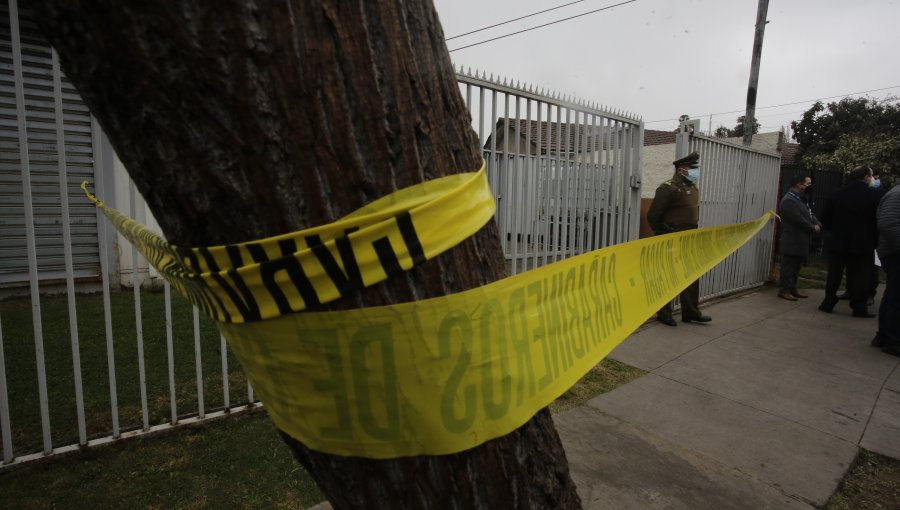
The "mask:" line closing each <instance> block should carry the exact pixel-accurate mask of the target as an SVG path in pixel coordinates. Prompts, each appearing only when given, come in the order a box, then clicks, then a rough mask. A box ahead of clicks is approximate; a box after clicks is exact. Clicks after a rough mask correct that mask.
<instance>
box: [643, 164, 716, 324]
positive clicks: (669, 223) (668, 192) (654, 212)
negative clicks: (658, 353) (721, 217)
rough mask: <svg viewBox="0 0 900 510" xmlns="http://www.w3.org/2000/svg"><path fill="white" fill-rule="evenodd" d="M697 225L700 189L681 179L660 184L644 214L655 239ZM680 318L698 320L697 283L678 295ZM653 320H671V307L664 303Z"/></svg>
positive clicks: (698, 292) (697, 281)
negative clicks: (679, 299) (656, 318)
mask: <svg viewBox="0 0 900 510" xmlns="http://www.w3.org/2000/svg"><path fill="white" fill-rule="evenodd" d="M699 221H700V189H699V188H697V186H696V185H694V183H692V182H691V181H689V180H687V179H685V178H684V177H681V176H675V177H674V178H672V179H669V180H668V181H666V182H664V183H662V184H660V185H659V187H658V188H656V195H655V196H654V197H653V203H652V204H650V210H649V211H647V222H648V223H650V227H651V228H652V229H653V232H655V233H656V235H662V234H668V233H670V232H680V231H682V230H690V229H694V228H697V223H699ZM680 298H681V317H682V318H694V317H700V316H701V315H702V314H701V313H700V307H699V306H698V302H699V301H700V280H695V281H694V282H693V283H691V284H690V285H689V286H688V288H686V289H684V290H683V291H681V294H680ZM657 317H659V318H663V317H667V318H670V319H671V318H672V303H671V302H670V303H666V304H665V306H663V307H662V308H661V309H660V310H659V312H657Z"/></svg>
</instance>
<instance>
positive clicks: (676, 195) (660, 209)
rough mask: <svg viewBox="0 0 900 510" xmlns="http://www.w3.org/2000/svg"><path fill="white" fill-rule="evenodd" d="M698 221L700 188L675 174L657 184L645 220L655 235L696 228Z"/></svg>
mask: <svg viewBox="0 0 900 510" xmlns="http://www.w3.org/2000/svg"><path fill="white" fill-rule="evenodd" d="M699 221H700V190H699V189H698V188H697V186H695V185H694V183H692V182H691V181H689V180H687V179H685V178H683V177H680V176H677V177H675V178H673V179H669V180H668V181H666V182H664V183H662V184H660V185H659V187H658V188H656V195H655V196H654V197H653V203H652V204H651V205H650V210H649V211H647V222H648V223H650V228H652V229H653V232H655V233H656V234H657V235H660V234H668V233H669V232H678V231H680V230H687V229H690V228H697V223H698V222H699Z"/></svg>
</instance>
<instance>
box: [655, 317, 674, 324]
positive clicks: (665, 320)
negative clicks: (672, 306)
mask: <svg viewBox="0 0 900 510" xmlns="http://www.w3.org/2000/svg"><path fill="white" fill-rule="evenodd" d="M656 321H657V322H659V323H662V324H665V325H666V326H677V325H678V323H677V322H675V319H673V318H671V317H659V318H657V319H656Z"/></svg>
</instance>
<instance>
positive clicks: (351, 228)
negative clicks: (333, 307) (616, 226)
mask: <svg viewBox="0 0 900 510" xmlns="http://www.w3.org/2000/svg"><path fill="white" fill-rule="evenodd" d="M81 188H82V190H84V192H85V193H86V194H87V196H88V198H90V199H91V200H92V201H93V202H94V203H95V204H96V205H97V206H98V207H100V209H101V210H102V211H103V213H104V214H106V216H107V217H108V218H109V219H110V221H111V222H112V223H113V225H115V227H116V229H117V230H118V231H119V232H120V233H121V234H122V235H123V236H124V237H125V238H126V239H128V241H129V242H131V244H133V245H134V246H135V247H137V249H138V250H139V251H140V252H141V253H142V254H143V255H144V256H145V257H146V258H147V260H148V261H149V262H150V264H152V265H153V267H155V268H156V269H157V270H158V271H159V272H160V274H161V275H162V276H163V278H165V279H166V280H168V281H169V282H170V283H171V284H172V285H173V286H174V287H175V288H176V289H177V290H178V291H179V292H180V293H181V294H182V295H184V296H185V297H187V298H188V300H190V301H191V303H193V304H194V305H195V306H197V307H198V308H199V309H200V310H202V311H203V312H205V313H206V314H207V315H209V316H210V317H212V318H213V319H216V320H217V321H220V322H230V323H234V324H241V323H243V322H250V321H256V320H263V319H270V318H272V317H277V316H279V315H283V314H286V313H292V312H298V311H301V310H305V309H306V308H308V307H309V306H314V305H317V304H320V303H328V302H330V301H334V300H335V299H338V298H340V297H342V296H347V295H350V294H353V293H354V292H356V291H358V290H359V289H362V288H364V287H368V286H370V285H373V284H375V283H378V282H381V281H383V280H385V279H386V278H388V277H389V276H391V275H393V274H396V273H399V272H402V271H408V270H409V269H411V268H412V267H413V266H415V265H418V264H421V263H422V262H424V261H425V260H429V259H431V258H434V257H435V256H437V255H438V254H440V253H442V252H443V251H445V250H447V249H449V248H451V247H453V246H456V245H457V244H459V243H460V242H461V241H462V240H463V239H466V238H467V237H469V236H471V235H472V234H474V233H475V232H476V231H478V229H480V228H481V227H482V226H484V224H485V223H487V222H488V221H489V220H490V219H491V217H493V215H494V199H493V195H492V194H491V190H490V188H489V187H488V184H487V178H486V177H485V172H484V166H483V165H482V167H481V170H479V171H478V172H470V173H462V174H455V175H450V176H446V177H441V178H439V179H435V180H432V181H427V182H423V183H420V184H417V185H415V186H410V187H408V188H404V189H402V190H399V191H397V192H394V193H392V194H390V195H388V196H386V197H383V198H380V199H378V200H376V201H374V202H372V203H370V204H368V205H366V206H365V207H362V208H360V209H357V210H356V211H354V212H352V213H350V214H349V215H347V216H345V217H343V218H341V219H340V220H338V221H336V222H333V223H329V224H328V225H324V226H321V227H315V228H310V229H306V230H301V231H298V232H293V233H290V234H284V235H280V236H276V237H270V238H267V239H262V240H259V241H251V242H247V243H239V244H230V245H226V246H214V247H209V248H182V247H179V246H175V245H171V244H169V243H167V242H166V241H165V240H163V239H161V238H160V237H159V236H157V235H156V234H154V233H153V232H151V231H149V230H147V229H146V228H144V226H143V225H141V224H139V223H137V222H135V221H133V220H132V219H130V218H128V217H127V216H125V215H123V214H121V213H119V212H118V211H116V210H115V209H111V208H108V207H106V206H105V205H104V204H103V202H101V201H100V200H98V199H97V198H96V197H94V196H93V195H92V194H91V193H89V192H88V191H87V182H86V181H85V182H83V183H82V184H81Z"/></svg>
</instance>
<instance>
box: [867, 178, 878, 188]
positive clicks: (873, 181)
mask: <svg viewBox="0 0 900 510" xmlns="http://www.w3.org/2000/svg"><path fill="white" fill-rule="evenodd" d="M869 186H870V187H872V188H880V187H881V179H872V182H870V183H869Z"/></svg>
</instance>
